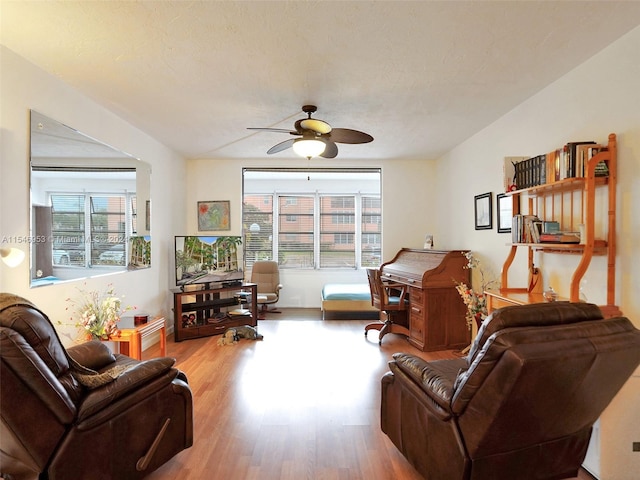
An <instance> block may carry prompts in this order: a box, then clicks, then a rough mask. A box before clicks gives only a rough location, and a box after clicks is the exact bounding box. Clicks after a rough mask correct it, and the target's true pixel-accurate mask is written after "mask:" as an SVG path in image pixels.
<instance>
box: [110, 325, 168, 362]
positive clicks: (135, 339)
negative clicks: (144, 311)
mask: <svg viewBox="0 0 640 480" xmlns="http://www.w3.org/2000/svg"><path fill="white" fill-rule="evenodd" d="M158 331H159V332H160V356H161V357H164V356H166V354H167V333H166V326H165V321H164V317H156V318H154V319H152V320H149V321H148V322H147V323H145V324H143V325H138V326H137V327H135V328H123V329H122V330H120V334H119V335H112V336H110V337H109V340H110V341H112V342H118V343H119V346H120V353H122V354H124V355H128V356H130V357H131V358H134V359H136V360H142V340H143V339H144V338H146V337H148V336H149V335H152V334H154V333H156V332H158Z"/></svg>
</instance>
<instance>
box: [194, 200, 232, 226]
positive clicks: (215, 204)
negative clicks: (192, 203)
mask: <svg viewBox="0 0 640 480" xmlns="http://www.w3.org/2000/svg"><path fill="white" fill-rule="evenodd" d="M198 230H199V231H201V232H207V231H214V230H231V207H230V202H229V200H222V201H208V202H198Z"/></svg>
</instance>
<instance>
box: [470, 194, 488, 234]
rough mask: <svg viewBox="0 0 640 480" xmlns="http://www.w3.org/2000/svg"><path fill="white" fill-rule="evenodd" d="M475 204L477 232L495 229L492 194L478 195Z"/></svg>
mask: <svg viewBox="0 0 640 480" xmlns="http://www.w3.org/2000/svg"><path fill="white" fill-rule="evenodd" d="M474 202H475V203H474V212H475V217H476V230H491V229H492V228H493V218H492V217H493V211H492V208H491V192H489V193H483V194H482V195H476V196H475V197H474Z"/></svg>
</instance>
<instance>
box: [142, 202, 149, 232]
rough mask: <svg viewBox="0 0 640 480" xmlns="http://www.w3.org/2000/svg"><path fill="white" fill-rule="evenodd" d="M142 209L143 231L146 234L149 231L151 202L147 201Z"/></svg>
mask: <svg viewBox="0 0 640 480" xmlns="http://www.w3.org/2000/svg"><path fill="white" fill-rule="evenodd" d="M144 207H145V209H144V226H145V230H146V231H147V232H148V231H149V230H151V200H147V203H145V206H144Z"/></svg>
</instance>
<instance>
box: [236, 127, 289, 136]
mask: <svg viewBox="0 0 640 480" xmlns="http://www.w3.org/2000/svg"><path fill="white" fill-rule="evenodd" d="M247 130H262V131H263V132H282V133H290V134H291V135H300V134H299V133H298V132H294V131H293V130H289V129H288V128H268V127H264V128H262V127H247Z"/></svg>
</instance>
